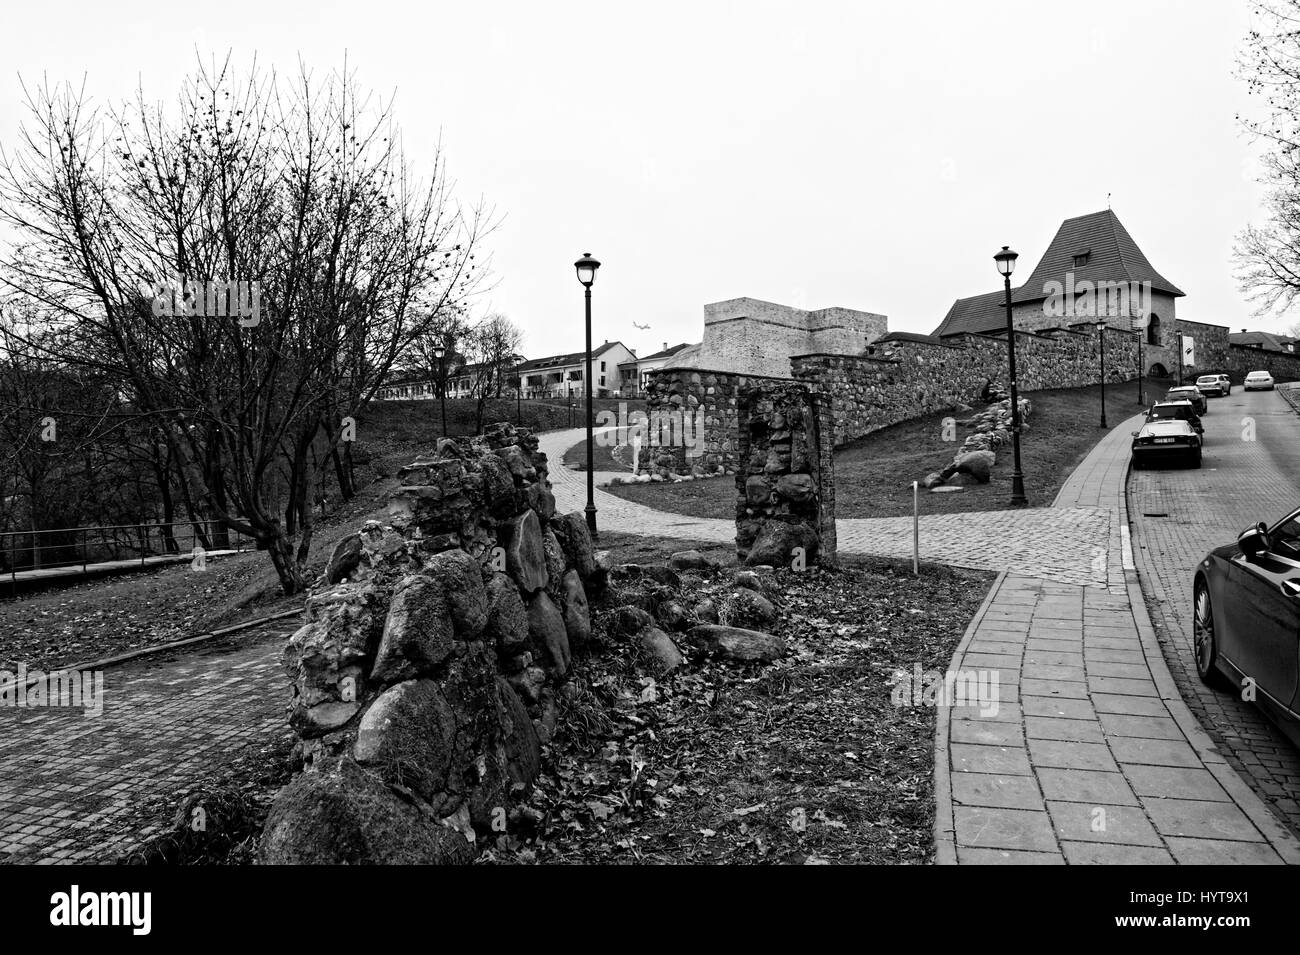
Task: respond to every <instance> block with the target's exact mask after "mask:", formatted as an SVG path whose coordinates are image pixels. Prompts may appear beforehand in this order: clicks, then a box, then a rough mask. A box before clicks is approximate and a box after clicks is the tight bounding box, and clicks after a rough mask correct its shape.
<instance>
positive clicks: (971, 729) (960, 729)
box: [948, 720, 1025, 749]
mask: <svg viewBox="0 0 1300 955" xmlns="http://www.w3.org/2000/svg"><path fill="white" fill-rule="evenodd" d="M948 736H949V739H951V740H952V742H954V743H973V744H976V745H980V746H1010V747H1017V748H1020V749H1023V748H1024V745H1025V731H1024V728H1023V727H1022V726H1021V725H1020V721H1019V720H1015V721H1009V720H1001V721H996V720H953V721H952V724H951V726H950V728H949V730H948Z"/></svg>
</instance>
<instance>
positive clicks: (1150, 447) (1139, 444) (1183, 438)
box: [1133, 418, 1201, 470]
mask: <svg viewBox="0 0 1300 955" xmlns="http://www.w3.org/2000/svg"><path fill="white" fill-rule="evenodd" d="M1169 460H1177V461H1182V462H1183V463H1185V464H1190V465H1191V466H1192V467H1194V468H1199V467H1200V466H1201V436H1200V435H1199V434H1197V433H1196V429H1194V428H1193V427H1192V423H1191V422H1190V421H1185V420H1183V419H1182V418H1161V419H1157V420H1155V421H1148V422H1147V423H1146V424H1144V425H1143V426H1142V430H1141V431H1134V432H1133V467H1134V468H1136V469H1139V470H1140V469H1141V468H1144V467H1146V466H1147V465H1148V464H1152V463H1155V462H1157V461H1169Z"/></svg>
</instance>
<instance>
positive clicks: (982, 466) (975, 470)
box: [952, 451, 997, 484]
mask: <svg viewBox="0 0 1300 955" xmlns="http://www.w3.org/2000/svg"><path fill="white" fill-rule="evenodd" d="M996 460H997V455H995V454H994V453H993V452H992V451H970V452H968V453H966V454H961V455H958V456H957V457H956V458H955V459H954V460H953V462H952V463H953V464H954V465H955V466H956V468H957V470H958V471H959V472H961V473H962V474H969V475H970V476H971V477H973V478H974V479H975V480H976V481H978V482H979V483H980V484H988V483H989V476H990V474H991V472H992V469H993V462H994V461H996Z"/></svg>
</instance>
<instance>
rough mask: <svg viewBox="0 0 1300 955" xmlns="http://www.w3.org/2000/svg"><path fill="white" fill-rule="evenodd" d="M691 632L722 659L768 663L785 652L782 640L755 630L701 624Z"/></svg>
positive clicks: (692, 635)
mask: <svg viewBox="0 0 1300 955" xmlns="http://www.w3.org/2000/svg"><path fill="white" fill-rule="evenodd" d="M690 635H691V637H693V638H694V639H696V640H698V641H699V642H701V643H702V644H703V645H704V646H705V648H706V649H708V650H709V651H711V652H712V653H714V654H716V655H718V656H719V657H721V658H722V659H724V660H732V661H735V662H737V663H770V662H772V661H773V660H776V659H778V658H780V657H781V656H783V655H784V654H785V640H783V639H782V638H781V637H778V636H776V635H774V634H770V633H762V632H760V631H757V630H746V629H744V628H742V627H724V626H720V625H718V624H701V625H700V626H698V627H693V628H691V631H690Z"/></svg>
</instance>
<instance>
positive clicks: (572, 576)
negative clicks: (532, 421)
mask: <svg viewBox="0 0 1300 955" xmlns="http://www.w3.org/2000/svg"><path fill="white" fill-rule="evenodd" d="M400 477H401V482H402V486H401V487H400V488H399V489H398V490H396V491H395V492H394V493H393V495H392V497H391V499H390V506H389V523H388V524H381V523H379V522H377V521H370V522H368V523H367V524H366V525H365V526H364V527H363V528H362V529H361V530H360V531H358V532H357V533H354V534H352V535H349V536H348V537H347V538H345V539H344V540H343V541H341V542H340V543H339V545H338V546H337V547H336V549H335V551H334V553H333V555H332V556H331V558H330V560H329V562H328V564H327V566H326V570H325V572H324V574H323V575H322V578H321V580H320V581H318V583H317V585H316V586H315V588H314V589H313V591H312V592H311V594H310V595H309V597H308V598H307V601H306V620H307V622H306V624H305V625H304V626H303V627H302V628H301V629H300V630H298V631H297V632H296V633H295V634H294V635H293V637H292V638H291V639H290V641H289V645H288V647H287V648H286V650H285V656H284V659H285V666H286V668H287V670H288V672H289V675H290V679H291V681H292V684H293V690H292V702H291V707H290V725H291V726H292V727H293V729H294V730H295V731H296V732H297V734H298V737H299V740H298V743H297V745H296V757H297V758H298V759H300V760H301V762H302V765H303V766H304V769H305V771H304V772H303V773H301V774H300V775H298V776H297V777H296V778H295V779H294V780H293V781H292V782H291V783H290V784H289V785H288V786H286V787H285V789H283V790H282V791H281V792H280V793H279V795H278V796H277V798H276V800H275V803H274V805H273V806H272V809H271V812H270V814H269V816H268V819H267V823H266V827H265V830H264V834H263V841H262V855H263V859H264V861H266V862H269V863H273V864H276V863H308V864H311V863H344V862H346V863H369V862H420V863H441V862H464V861H468V860H469V859H470V858H471V857H472V855H473V852H474V848H473V843H474V840H475V838H476V833H487V832H490V831H493V827H494V824H495V825H496V829H497V831H499V829H500V824H501V823H502V822H504V821H506V820H507V819H510V818H512V817H513V816H515V815H516V814H517V813H518V812H519V811H520V810H519V809H518V807H517V803H518V800H517V798H515V797H517V796H519V795H521V794H523V793H525V792H526V791H527V789H528V787H529V785H530V784H531V782H532V780H533V778H534V777H535V776H536V774H537V772H538V769H539V766H540V743H541V742H543V741H545V740H546V739H547V738H548V737H549V735H550V734H551V732H552V731H553V730H554V727H555V720H556V692H557V689H558V688H559V687H560V686H561V684H562V683H563V681H564V680H565V678H566V677H567V675H568V673H569V669H570V666H571V661H572V653H573V650H574V649H575V648H580V647H582V646H583V645H584V644H586V643H587V641H588V640H589V639H590V638H591V618H590V610H589V605H588V599H589V595H592V596H595V595H597V594H598V593H599V592H600V590H601V588H602V587H603V586H604V583H605V578H606V573H607V568H606V566H605V564H604V561H603V559H602V555H598V554H596V553H595V552H594V551H593V548H592V542H591V538H590V536H589V534H588V532H587V526H586V523H585V520H584V518H583V515H582V514H581V513H572V514H564V515H558V514H556V513H555V499H554V497H553V495H552V494H551V491H550V486H549V482H548V480H547V461H546V455H545V454H543V453H540V452H539V451H538V447H537V439H536V438H535V437H534V436H533V435H532V434H531V433H530V432H529V431H528V430H526V429H523V428H515V427H513V426H511V425H507V424H497V425H491V426H489V427H488V429H487V430H486V432H485V433H484V435H482V436H481V437H476V438H473V439H469V438H456V439H446V438H444V439H442V440H440V441H439V443H438V448H437V451H436V453H435V454H433V455H431V456H428V457H425V458H421V459H419V460H417V461H416V462H415V463H413V464H411V465H409V466H408V467H406V468H403V469H402V471H401V472H400Z"/></svg>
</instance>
